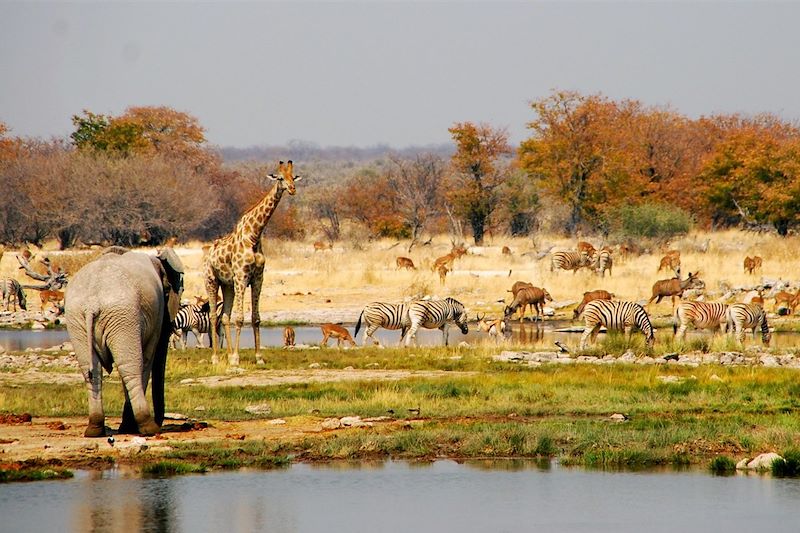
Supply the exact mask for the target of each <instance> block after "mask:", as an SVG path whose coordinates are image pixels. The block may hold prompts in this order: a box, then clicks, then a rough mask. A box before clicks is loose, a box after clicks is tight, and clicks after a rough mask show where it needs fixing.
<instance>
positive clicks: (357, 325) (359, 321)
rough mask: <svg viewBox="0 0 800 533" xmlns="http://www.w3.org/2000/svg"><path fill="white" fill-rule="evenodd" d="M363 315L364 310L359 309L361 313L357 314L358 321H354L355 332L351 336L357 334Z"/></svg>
mask: <svg viewBox="0 0 800 533" xmlns="http://www.w3.org/2000/svg"><path fill="white" fill-rule="evenodd" d="M362 316H364V311H361V314H360V315H358V322H356V332H355V333H353V337H356V336H357V335H358V330H360V329H361V317H362Z"/></svg>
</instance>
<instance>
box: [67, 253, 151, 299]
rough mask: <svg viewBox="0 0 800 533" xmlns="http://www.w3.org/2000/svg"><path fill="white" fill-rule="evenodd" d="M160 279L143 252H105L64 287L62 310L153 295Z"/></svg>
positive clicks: (148, 297)
mask: <svg viewBox="0 0 800 533" xmlns="http://www.w3.org/2000/svg"><path fill="white" fill-rule="evenodd" d="M159 294H161V281H160V280H159V278H158V275H157V274H156V271H155V268H154V267H153V263H152V260H151V259H150V257H149V256H148V255H146V254H142V253H136V252H129V253H126V254H124V255H116V254H106V255H103V256H100V257H99V258H98V259H96V260H95V261H92V262H91V263H89V264H87V265H85V266H84V267H83V268H81V269H80V270H79V271H78V272H76V273H75V275H74V276H73V278H72V279H71V280H70V282H69V285H67V289H66V291H65V307H66V311H67V312H69V310H70V309H85V308H86V307H95V308H98V309H99V308H103V307H109V306H110V307H114V306H115V305H119V304H121V303H130V302H131V301H141V300H142V298H145V299H150V298H157V297H158V295H159Z"/></svg>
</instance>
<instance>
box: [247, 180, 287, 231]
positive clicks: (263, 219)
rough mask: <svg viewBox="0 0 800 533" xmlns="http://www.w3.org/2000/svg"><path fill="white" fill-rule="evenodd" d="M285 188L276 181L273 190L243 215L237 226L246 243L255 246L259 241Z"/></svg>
mask: <svg viewBox="0 0 800 533" xmlns="http://www.w3.org/2000/svg"><path fill="white" fill-rule="evenodd" d="M283 190H284V189H283V187H281V186H280V183H276V184H275V185H274V186H273V187H272V190H271V191H270V192H269V193H267V195H266V196H265V197H264V198H263V199H262V200H261V201H260V202H258V204H256V206H255V207H253V208H252V209H250V211H248V212H247V213H245V214H244V215H243V216H242V219H241V220H240V221H239V224H238V225H237V226H236V232H237V234H238V235H239V237H240V238H241V240H242V242H243V243H244V244H246V245H247V246H255V245H256V243H258V241H259V239H260V238H261V232H262V231H264V227H265V226H266V225H267V222H269V219H270V218H271V217H272V214H273V213H274V212H275V208H276V207H278V202H279V201H280V199H281V196H282V195H283Z"/></svg>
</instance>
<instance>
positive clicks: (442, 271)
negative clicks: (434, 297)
mask: <svg viewBox="0 0 800 533" xmlns="http://www.w3.org/2000/svg"><path fill="white" fill-rule="evenodd" d="M437 272H438V273H439V283H441V284H442V285H444V282H445V278H446V277H447V273H448V272H450V269H448V268H447V266H446V265H439V268H438V269H437Z"/></svg>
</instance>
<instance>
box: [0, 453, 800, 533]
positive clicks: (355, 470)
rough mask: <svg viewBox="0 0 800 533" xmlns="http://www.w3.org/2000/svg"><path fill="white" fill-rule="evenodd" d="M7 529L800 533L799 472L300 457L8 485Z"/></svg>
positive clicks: (1, 503)
mask: <svg viewBox="0 0 800 533" xmlns="http://www.w3.org/2000/svg"><path fill="white" fill-rule="evenodd" d="M0 517H2V518H1V519H0V531H3V532H5V531H8V532H26V531H37V532H38V531H69V532H73V531H74V532H83V531H125V532H128V531H181V532H183V531H186V532H200V531H222V532H226V533H232V532H239V531H248V532H249V531H270V532H361V531H363V532H381V533H383V532H395V531H396V532H412V531H413V532H427V531H435V532H437V533H438V532H448V531H454V532H459V533H470V532H476V533H477V532H487V531H489V532H491V531H548V532H549V531H559V532H573V531H577V532H614V533H620V532H643V531H647V532H661V531H664V532H670V533H673V532H675V531H681V532H687V531H688V532H693V531H697V532H701V531H702V532H711V531H724V532H726V533H736V532H748V533H749V532H754V531H770V532H784V531H785V532H797V531H798V530H800V480H797V479H774V478H771V477H766V476H758V475H749V476H732V477H714V476H711V475H709V474H708V473H706V472H702V471H689V472H643V473H629V472H628V473H609V472H593V471H586V470H581V469H569V468H563V467H559V466H558V465H556V464H546V465H539V466H537V465H536V464H535V463H526V462H505V463H503V462H501V463H498V462H493V463H466V464H458V463H455V462H453V461H436V462H434V463H427V464H424V465H417V464H409V463H404V462H385V463H375V464H360V465H333V466H331V465H322V466H312V465H305V464H298V465H295V466H292V467H290V468H288V469H285V470H278V471H268V472H230V473H220V474H206V475H193V476H183V477H174V478H167V479H139V478H135V477H125V476H124V475H122V474H120V473H119V472H115V471H107V472H103V473H86V472H81V473H79V475H78V476H76V478H75V479H73V480H68V481H48V482H35V483H17V484H12V485H5V486H0Z"/></svg>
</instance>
